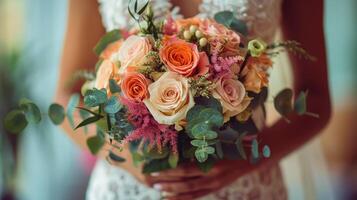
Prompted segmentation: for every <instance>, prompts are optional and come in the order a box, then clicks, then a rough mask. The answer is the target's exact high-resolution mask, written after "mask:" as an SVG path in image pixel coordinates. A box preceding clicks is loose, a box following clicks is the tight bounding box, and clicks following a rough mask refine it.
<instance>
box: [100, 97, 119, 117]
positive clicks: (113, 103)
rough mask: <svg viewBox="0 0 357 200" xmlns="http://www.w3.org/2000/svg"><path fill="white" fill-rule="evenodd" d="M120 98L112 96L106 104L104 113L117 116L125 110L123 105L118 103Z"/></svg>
mask: <svg viewBox="0 0 357 200" xmlns="http://www.w3.org/2000/svg"><path fill="white" fill-rule="evenodd" d="M117 98H118V97H116V96H112V97H110V99H109V100H108V102H107V103H106V104H105V107H104V111H105V112H106V113H109V114H115V113H117V112H119V110H121V109H122V108H123V105H122V104H121V103H120V102H119V101H118V99H117Z"/></svg>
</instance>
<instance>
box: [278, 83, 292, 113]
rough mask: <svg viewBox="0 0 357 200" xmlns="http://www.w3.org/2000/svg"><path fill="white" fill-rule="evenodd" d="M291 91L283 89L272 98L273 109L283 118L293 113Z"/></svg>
mask: <svg viewBox="0 0 357 200" xmlns="http://www.w3.org/2000/svg"><path fill="white" fill-rule="evenodd" d="M292 99H293V91H292V90H291V89H288V88H287V89H284V90H282V91H281V92H279V93H278V95H277V96H276V97H275V98H274V107H275V109H276V110H277V111H278V112H279V113H280V114H281V115H282V116H284V117H286V116H287V115H288V114H289V113H291V112H292V111H293V104H292Z"/></svg>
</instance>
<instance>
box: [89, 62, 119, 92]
mask: <svg viewBox="0 0 357 200" xmlns="http://www.w3.org/2000/svg"><path fill="white" fill-rule="evenodd" d="M116 73H117V67H116V66H115V64H114V63H112V62H111V61H109V60H103V62H102V63H101V65H100V66H99V69H98V71H97V75H96V80H95V84H94V87H95V88H98V89H102V88H106V89H109V80H110V79H111V78H115V75H116Z"/></svg>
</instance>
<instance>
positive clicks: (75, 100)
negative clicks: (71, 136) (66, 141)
mask: <svg viewBox="0 0 357 200" xmlns="http://www.w3.org/2000/svg"><path fill="white" fill-rule="evenodd" d="M78 104H79V94H73V95H72V96H71V98H70V99H69V101H68V104H67V119H68V121H69V123H70V124H71V127H72V128H74V127H75V125H74V117H73V114H74V111H75V109H76V107H77V106H78Z"/></svg>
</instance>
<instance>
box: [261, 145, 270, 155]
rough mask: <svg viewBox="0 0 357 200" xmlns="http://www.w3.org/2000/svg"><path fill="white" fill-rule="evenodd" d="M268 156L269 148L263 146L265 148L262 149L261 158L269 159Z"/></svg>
mask: <svg viewBox="0 0 357 200" xmlns="http://www.w3.org/2000/svg"><path fill="white" fill-rule="evenodd" d="M270 155H271V151H270V148H269V146H268V145H265V146H264V147H263V156H264V157H265V158H269V157H270Z"/></svg>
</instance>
